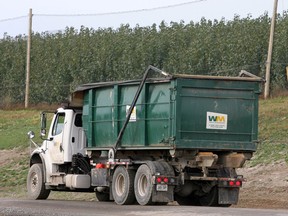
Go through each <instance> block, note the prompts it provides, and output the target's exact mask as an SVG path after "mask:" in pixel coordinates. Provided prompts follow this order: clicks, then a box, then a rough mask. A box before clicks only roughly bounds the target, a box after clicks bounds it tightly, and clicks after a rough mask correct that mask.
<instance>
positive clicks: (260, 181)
mask: <svg viewBox="0 0 288 216" xmlns="http://www.w3.org/2000/svg"><path fill="white" fill-rule="evenodd" d="M238 174H240V175H243V176H244V177H245V178H246V179H247V181H246V182H244V183H243V187H242V189H241V192H240V201H239V203H238V205H237V207H243V208H275V209H288V166H287V164H286V162H285V161H278V162H276V163H272V164H269V165H258V166H255V167H246V168H242V169H239V170H238Z"/></svg>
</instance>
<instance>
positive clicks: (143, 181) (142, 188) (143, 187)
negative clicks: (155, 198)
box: [137, 174, 148, 197]
mask: <svg viewBox="0 0 288 216" xmlns="http://www.w3.org/2000/svg"><path fill="white" fill-rule="evenodd" d="M137 185H138V192H139V195H140V196H142V197H143V196H145V195H146V194H147V186H148V179H147V176H146V175H144V174H142V175H141V176H140V178H139V181H138V184H137Z"/></svg>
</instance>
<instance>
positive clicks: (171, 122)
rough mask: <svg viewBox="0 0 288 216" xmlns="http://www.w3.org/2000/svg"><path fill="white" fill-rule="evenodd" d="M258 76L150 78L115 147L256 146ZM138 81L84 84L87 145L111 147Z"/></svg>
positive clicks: (239, 148) (243, 148)
mask: <svg viewBox="0 0 288 216" xmlns="http://www.w3.org/2000/svg"><path fill="white" fill-rule="evenodd" d="M261 81H262V80H261V79H260V78H248V77H217V76H195V75H173V76H171V77H169V78H161V79H159V78H158V79H148V80H146V82H145V84H144V86H143V90H142V91H141V94H140V96H139V98H138V100H137V103H136V106H135V107H134V109H133V112H132V114H131V116H130V119H129V123H128V125H127V128H126V130H125V132H124V134H123V138H122V139H121V143H120V145H119V149H129V150H133V149H135V150H148V149H191V150H195V149H199V150H207V151H227V150H228V151H229V150H233V151H238V152H241V151H243V152H245V151H250V152H251V151H255V150H256V147H257V142H258V141H257V134H258V129H257V128H258V95H259V93H260V83H261ZM139 83H140V81H139V80H138V81H137V80H135V81H123V82H106V83H97V84H88V85H83V86H81V87H80V88H79V89H78V92H80V91H81V92H82V94H83V95H84V97H83V98H84V99H83V128H84V130H85V132H86V136H87V140H88V141H87V148H88V149H89V148H91V149H110V148H111V147H113V146H114V144H115V142H116V140H117V136H118V134H119V131H120V129H121V127H122V126H123V124H124V122H125V120H126V116H127V113H128V110H129V108H130V105H131V102H132V100H133V98H134V96H135V93H136V91H137V89H138V86H139Z"/></svg>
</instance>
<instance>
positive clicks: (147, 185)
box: [134, 164, 153, 205]
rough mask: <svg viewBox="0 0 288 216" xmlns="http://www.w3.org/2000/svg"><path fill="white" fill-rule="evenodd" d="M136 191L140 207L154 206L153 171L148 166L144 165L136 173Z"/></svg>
mask: <svg viewBox="0 0 288 216" xmlns="http://www.w3.org/2000/svg"><path fill="white" fill-rule="evenodd" d="M134 190H135V197H136V200H137V202H138V203H139V204H140V205H150V204H152V191H153V182H152V171H151V169H150V168H149V167H148V166H147V165H146V164H142V165H141V166H140V167H139V168H138V170H137V172H136V176H135V183H134Z"/></svg>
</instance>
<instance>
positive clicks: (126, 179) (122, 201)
mask: <svg viewBox="0 0 288 216" xmlns="http://www.w3.org/2000/svg"><path fill="white" fill-rule="evenodd" d="M134 179H135V171H134V170H130V169H126V168H125V167H123V166H119V167H117V168H116V170H115V172H114V174H113V180H112V194H113V198H114V201H115V202H116V203H117V204H118V205H128V204H132V203H134V202H135V194H134Z"/></svg>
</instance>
